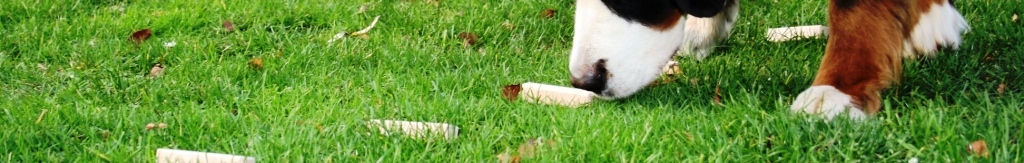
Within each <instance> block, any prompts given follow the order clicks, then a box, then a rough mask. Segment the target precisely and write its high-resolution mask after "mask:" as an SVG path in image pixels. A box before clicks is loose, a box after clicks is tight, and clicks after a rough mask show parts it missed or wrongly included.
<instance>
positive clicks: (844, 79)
mask: <svg viewBox="0 0 1024 163" xmlns="http://www.w3.org/2000/svg"><path fill="white" fill-rule="evenodd" d="M840 1H842V2H840ZM942 1H944V0H912V1H905V0H831V2H830V3H829V18H828V19H829V26H830V28H829V30H830V31H829V35H830V36H829V38H828V44H827V45H826V49H825V57H824V58H823V59H822V62H821V67H820V68H819V69H818V73H817V76H815V79H814V83H813V84H812V85H831V86H834V87H835V88H836V89H839V90H840V91H842V92H843V93H846V94H848V95H850V96H851V97H852V98H853V104H855V105H857V106H859V108H860V109H861V110H862V111H864V113H867V114H874V113H877V112H878V111H879V110H880V109H881V92H882V90H884V89H886V88H889V87H890V86H891V85H892V84H894V83H898V82H899V78H900V76H901V73H902V71H903V70H902V68H903V65H902V58H901V54H902V52H903V51H904V49H903V48H904V42H905V41H907V40H908V39H910V33H911V32H912V31H913V28H914V26H915V25H916V24H917V22H918V19H919V17H920V16H921V14H922V13H926V12H927V11H929V10H930V7H931V4H933V3H942ZM838 3H846V4H852V5H848V6H841V5H838Z"/></svg>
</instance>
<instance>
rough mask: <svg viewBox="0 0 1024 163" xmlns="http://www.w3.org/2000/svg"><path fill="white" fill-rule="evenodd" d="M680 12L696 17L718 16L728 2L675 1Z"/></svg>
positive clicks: (714, 0) (720, 0) (716, 0)
mask: <svg viewBox="0 0 1024 163" xmlns="http://www.w3.org/2000/svg"><path fill="white" fill-rule="evenodd" d="M675 1H676V6H677V7H679V11H682V12H683V13H687V14H690V15H693V16H696V17H701V18H706V17H711V16H715V15H717V14H718V13H719V12H721V11H722V9H723V8H725V3H726V1H728V0H675Z"/></svg>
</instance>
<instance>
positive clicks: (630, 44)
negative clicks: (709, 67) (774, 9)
mask: <svg viewBox="0 0 1024 163" xmlns="http://www.w3.org/2000/svg"><path fill="white" fill-rule="evenodd" d="M727 1H731V2H728V3H735V1H736V0H577V1H576V11H575V20H574V21H575V22H574V28H573V30H574V31H573V40H572V51H571V54H570V57H569V72H570V77H571V78H570V79H571V80H572V85H573V87H576V88H580V89H585V90H589V91H591V92H594V93H596V94H598V95H599V96H600V97H602V98H610V99H617V98H623V97H628V96H630V95H632V94H634V93H636V92H637V91H639V90H640V89H642V88H645V87H646V86H647V85H648V84H650V83H651V82H652V81H654V80H655V79H657V78H658V77H659V76H660V75H661V68H662V67H663V66H664V65H665V63H667V62H668V61H669V60H671V59H672V56H673V55H674V54H675V53H676V51H677V49H679V47H680V45H682V44H683V42H684V41H683V40H684V39H691V40H704V39H707V40H715V39H718V38H721V37H724V36H720V35H721V34H720V33H726V34H728V31H727V30H728V29H729V28H724V30H726V31H721V30H722V29H723V28H722V27H716V26H717V25H724V24H725V23H722V22H716V21H725V20H724V19H718V18H711V19H712V20H710V21H706V22H707V23H712V25H710V26H708V27H700V28H697V27H694V30H693V31H694V32H693V33H696V34H695V36H688V33H687V32H685V31H684V29H688V27H687V22H688V19H689V18H690V17H699V18H709V17H713V16H716V15H723V14H722V11H723V10H725V8H726V5H727V4H728V3H727ZM732 11H734V12H735V11H736V10H735V9H733V10H732ZM731 15H735V13H733V14H731ZM718 17H722V16H718ZM732 18H733V19H730V20H735V17H732ZM728 24H729V26H730V28H731V21H730V22H729V23H728ZM714 30H719V31H714ZM703 32H711V33H703ZM698 34H699V35H698ZM699 46H700V47H701V48H702V49H704V48H710V47H713V46H714V44H713V43H711V44H708V43H700V45H699Z"/></svg>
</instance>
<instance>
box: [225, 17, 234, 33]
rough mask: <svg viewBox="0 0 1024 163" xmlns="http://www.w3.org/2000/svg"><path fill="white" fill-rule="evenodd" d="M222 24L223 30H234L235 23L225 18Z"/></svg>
mask: <svg viewBox="0 0 1024 163" xmlns="http://www.w3.org/2000/svg"><path fill="white" fill-rule="evenodd" d="M223 26H224V31H227V32H232V31H235V24H234V23H231V21H230V20H225V21H224V23H223Z"/></svg>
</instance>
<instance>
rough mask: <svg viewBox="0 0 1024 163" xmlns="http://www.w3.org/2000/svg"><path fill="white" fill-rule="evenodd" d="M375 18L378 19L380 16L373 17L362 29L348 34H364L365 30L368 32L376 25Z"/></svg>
mask: <svg viewBox="0 0 1024 163" xmlns="http://www.w3.org/2000/svg"><path fill="white" fill-rule="evenodd" d="M377 20H380V16H376V17H373V22H370V25H369V26H366V28H363V30H359V31H356V32H352V34H349V36H358V35H365V34H366V33H367V32H370V29H373V26H377Z"/></svg>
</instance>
